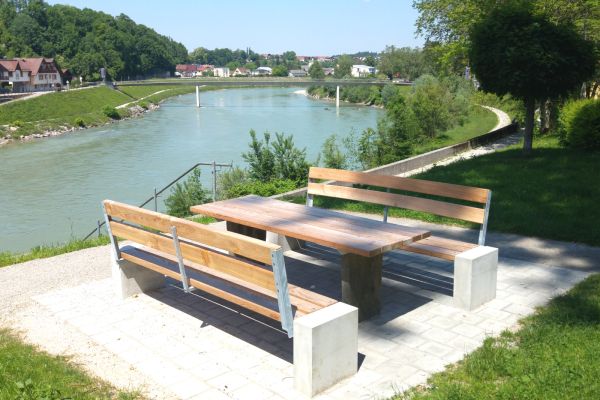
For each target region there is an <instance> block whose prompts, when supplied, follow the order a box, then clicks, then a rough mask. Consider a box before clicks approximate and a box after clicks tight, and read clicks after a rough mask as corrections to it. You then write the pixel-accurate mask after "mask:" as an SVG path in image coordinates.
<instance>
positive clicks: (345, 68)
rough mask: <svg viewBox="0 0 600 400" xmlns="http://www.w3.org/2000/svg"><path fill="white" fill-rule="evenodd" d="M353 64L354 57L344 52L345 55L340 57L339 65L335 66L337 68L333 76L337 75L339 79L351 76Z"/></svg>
mask: <svg viewBox="0 0 600 400" xmlns="http://www.w3.org/2000/svg"><path fill="white" fill-rule="evenodd" d="M353 64H354V60H352V57H350V56H348V55H345V54H344V55H343V56H341V57H340V58H338V60H337V65H336V66H335V70H334V72H333V76H335V77H336V78H338V79H339V78H344V77H346V76H350V74H351V72H352V65H353Z"/></svg>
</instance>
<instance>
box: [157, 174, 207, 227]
mask: <svg viewBox="0 0 600 400" xmlns="http://www.w3.org/2000/svg"><path fill="white" fill-rule="evenodd" d="M208 201H209V194H208V191H207V190H205V189H204V188H203V187H202V183H201V182H200V168H196V169H194V170H193V171H192V173H191V174H190V176H188V178H187V179H186V180H185V181H184V182H183V184H181V183H177V184H175V186H174V187H173V189H171V194H170V195H169V197H167V199H166V200H165V205H166V206H167V213H168V214H169V215H173V216H175V217H185V216H187V215H190V207H191V206H193V205H196V204H202V203H206V202H208Z"/></svg>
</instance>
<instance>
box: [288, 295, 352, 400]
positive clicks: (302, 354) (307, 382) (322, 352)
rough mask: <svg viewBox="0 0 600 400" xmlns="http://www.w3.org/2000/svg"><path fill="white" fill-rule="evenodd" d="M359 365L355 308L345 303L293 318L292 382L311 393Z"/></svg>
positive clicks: (338, 379)
mask: <svg viewBox="0 0 600 400" xmlns="http://www.w3.org/2000/svg"><path fill="white" fill-rule="evenodd" d="M357 368H358V309H357V308H356V307H353V306H350V305H348V304H345V303H336V304H333V305H331V306H329V307H325V308H322V309H320V310H318V311H315V312H313V313H310V314H308V315H305V316H303V317H300V318H297V319H295V320H294V386H295V388H296V390H298V391H299V392H301V393H302V394H304V395H306V396H309V397H312V396H314V395H315V394H317V393H319V392H322V391H323V390H325V389H327V388H329V387H331V386H333V385H334V384H336V383H337V382H339V381H341V380H342V379H344V378H347V377H349V376H352V375H354V374H355V373H356V371H357Z"/></svg>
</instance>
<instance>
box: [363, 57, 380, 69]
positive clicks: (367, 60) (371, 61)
mask: <svg viewBox="0 0 600 400" xmlns="http://www.w3.org/2000/svg"><path fill="white" fill-rule="evenodd" d="M365 65H368V66H369V67H374V66H376V65H377V60H375V57H373V56H367V57H366V58H365Z"/></svg>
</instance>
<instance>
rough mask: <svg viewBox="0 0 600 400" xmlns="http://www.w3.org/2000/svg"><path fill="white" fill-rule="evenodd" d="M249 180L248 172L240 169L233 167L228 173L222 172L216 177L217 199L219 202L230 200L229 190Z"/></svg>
mask: <svg viewBox="0 0 600 400" xmlns="http://www.w3.org/2000/svg"><path fill="white" fill-rule="evenodd" d="M249 180H250V176H249V174H248V171H246V170H245V169H241V168H240V167H234V168H232V169H230V170H228V171H222V172H221V173H219V175H217V197H218V198H219V199H220V200H224V199H230V198H231V196H230V195H229V193H230V192H231V190H232V189H231V188H233V187H234V186H236V185H240V184H242V183H246V182H248V181H249Z"/></svg>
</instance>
